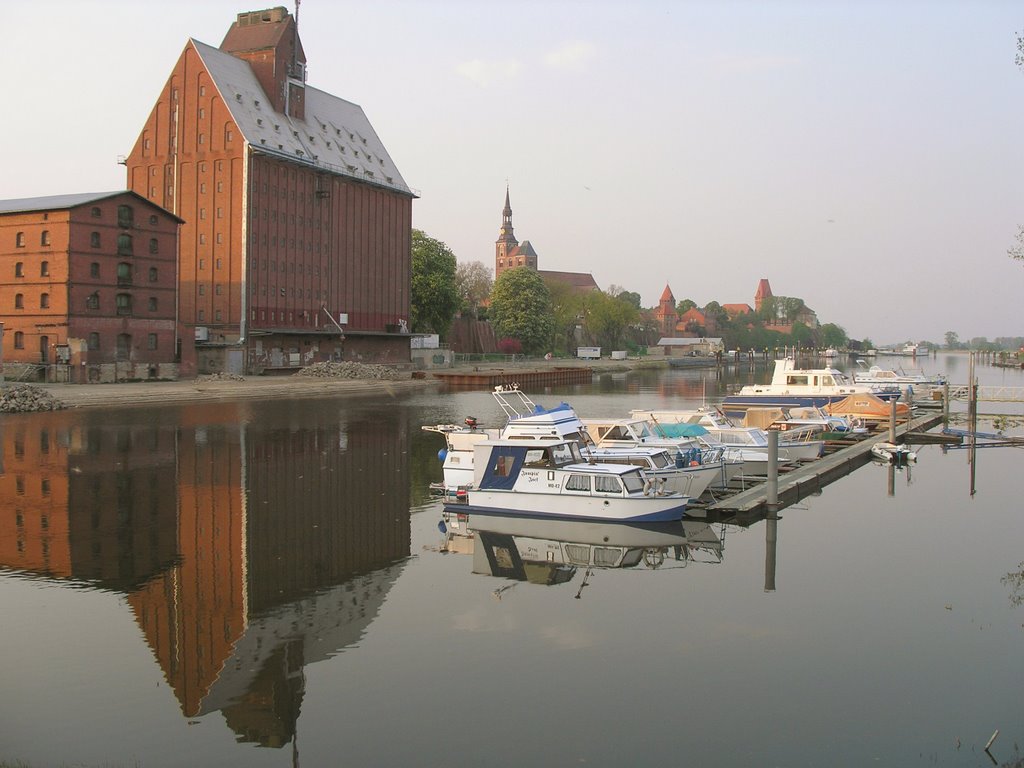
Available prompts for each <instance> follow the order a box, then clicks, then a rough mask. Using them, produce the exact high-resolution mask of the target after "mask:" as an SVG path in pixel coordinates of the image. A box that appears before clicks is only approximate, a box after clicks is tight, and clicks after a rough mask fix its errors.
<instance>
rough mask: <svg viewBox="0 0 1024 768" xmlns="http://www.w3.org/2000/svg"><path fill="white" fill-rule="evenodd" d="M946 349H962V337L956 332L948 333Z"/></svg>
mask: <svg viewBox="0 0 1024 768" xmlns="http://www.w3.org/2000/svg"><path fill="white" fill-rule="evenodd" d="M946 349H960V336H959V334H957V332H956V331H946Z"/></svg>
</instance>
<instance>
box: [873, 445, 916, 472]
mask: <svg viewBox="0 0 1024 768" xmlns="http://www.w3.org/2000/svg"><path fill="white" fill-rule="evenodd" d="M871 455H872V456H874V457H875V458H876V459H881V460H882V461H887V462H889V463H891V464H897V465H899V466H902V465H904V464H906V463H907V462H908V461H917V454H916V453H914V451H912V450H911V449H910V447H909V446H907V445H906V444H904V443H900V444H898V445H897V444H896V443H890V442H886V441H883V442H878V443H875V444H874V445H872V446H871Z"/></svg>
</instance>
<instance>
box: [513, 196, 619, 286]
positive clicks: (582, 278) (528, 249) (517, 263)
mask: <svg viewBox="0 0 1024 768" xmlns="http://www.w3.org/2000/svg"><path fill="white" fill-rule="evenodd" d="M537 266H538V256H537V251H536V250H535V249H534V247H533V245H532V244H531V243H530V241H529V240H523V242H522V243H520V242H519V241H518V240H516V236H515V232H514V231H513V229H512V204H511V203H510V201H509V191H508V188H507V187H506V188H505V207H504V209H502V212H501V229H500V230H499V233H498V239H497V241H496V242H495V244H494V277H495V279H497V278H498V276H499V275H501V273H502V272H506V271H507V270H509V269H515V268H516V267H526V268H527V269H532V270H533V271H534V272H537V273H539V274H540V276H541V277H542V278H544V280H545V282H552V283H561V284H563V285H567V286H569V287H570V288H571V289H572V290H574V291H579V292H586V291H596V290H600V289H599V288H598V285H597V282H596V281H595V280H594V276H593V275H592V274H591V273H589V272H557V271H547V270H542V269H538V268H537Z"/></svg>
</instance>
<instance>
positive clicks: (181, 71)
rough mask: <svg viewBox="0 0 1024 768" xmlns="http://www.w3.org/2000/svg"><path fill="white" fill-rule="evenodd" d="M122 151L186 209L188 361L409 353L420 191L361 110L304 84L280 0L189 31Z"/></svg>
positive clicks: (292, 360)
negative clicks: (204, 30)
mask: <svg viewBox="0 0 1024 768" xmlns="http://www.w3.org/2000/svg"><path fill="white" fill-rule="evenodd" d="M126 164H127V167H128V184H129V186H130V187H131V188H132V189H133V190H135V191H136V192H138V193H139V194H140V195H142V196H144V197H146V198H148V199H149V200H151V201H153V202H154V203H156V204H158V205H160V206H163V207H164V208H167V209H168V210H170V211H172V212H174V213H175V214H176V215H178V216H180V217H181V218H182V219H183V220H184V225H183V226H182V228H181V251H180V284H179V306H178V312H179V317H180V319H181V323H182V325H183V327H184V331H185V333H184V338H183V339H182V340H181V341H182V364H183V366H184V367H185V368H186V369H188V368H191V367H196V366H198V368H199V370H201V371H212V370H229V371H233V372H238V373H242V372H259V371H261V370H264V369H267V368H281V367H285V368H287V367H294V366H298V365H304V364H307V363H310V362H313V361H316V360H321V359H329V358H335V359H340V358H346V359H352V358H355V359H365V360H373V361H379V362H385V361H389V362H395V361H400V362H403V361H404V362H407V361H408V360H409V336H408V318H409V288H410V275H411V250H410V249H411V230H412V201H413V199H414V198H415V196H416V195H415V194H414V192H413V191H412V190H410V188H409V187H408V186H407V185H406V183H405V180H404V179H403V178H402V176H401V174H400V173H399V172H398V169H397V168H396V167H395V164H394V162H393V161H392V160H391V157H390V156H389V155H388V152H387V150H386V149H385V147H384V145H383V143H382V142H381V140H380V139H379V138H378V136H377V134H376V132H375V131H374V129H373V126H372V125H371V124H370V122H369V120H367V118H366V115H365V114H364V113H363V110H362V109H361V108H360V107H359V106H357V105H355V104H352V103H351V102H348V101H345V100H344V99H341V98H339V97H337V96H333V95H331V94H329V93H325V92H324V91H320V90H317V89H316V88H313V87H311V86H309V85H307V83H306V55H305V52H304V50H303V48H302V43H301V41H300V40H299V34H298V27H297V22H296V18H295V17H293V16H292V15H291V14H290V13H289V12H288V11H287V10H286V9H285V8H282V7H277V8H270V9H267V10H261V11H251V12H246V13H240V14H238V16H237V18H236V20H235V22H234V23H233V24H232V25H231V28H230V29H229V30H228V33H227V35H226V36H225V38H224V41H223V42H222V43H221V45H220V48H214V47H212V46H209V45H206V44H205V43H201V42H199V41H197V40H189V41H188V42H187V43H186V45H185V48H184V50H183V51H182V54H181V56H180V57H179V59H178V62H177V63H176V64H175V65H174V68H173V69H172V71H171V74H170V77H169V78H168V80H167V83H166V84H165V85H164V87H163V90H162V91H161V92H160V94H159V96H158V98H157V101H156V105H155V106H154V107H153V111H152V112H151V113H150V115H149V117H148V118H147V119H146V122H145V124H144V125H143V127H142V130H141V132H140V134H139V137H138V139H137V141H136V143H135V146H134V148H133V149H132V151H131V154H130V155H129V156H128V158H127V163H126Z"/></svg>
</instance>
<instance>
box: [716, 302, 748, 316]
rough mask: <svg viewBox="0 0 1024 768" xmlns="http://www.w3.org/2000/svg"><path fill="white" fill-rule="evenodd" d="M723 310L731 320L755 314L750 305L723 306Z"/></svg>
mask: <svg viewBox="0 0 1024 768" xmlns="http://www.w3.org/2000/svg"><path fill="white" fill-rule="evenodd" d="M722 309H724V310H725V311H726V313H727V314H728V315H729V319H735V318H737V317H739V316H741V315H750V314H753V312H754V310H753V309H752V308H751V307H750V305H749V304H723V305H722Z"/></svg>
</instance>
